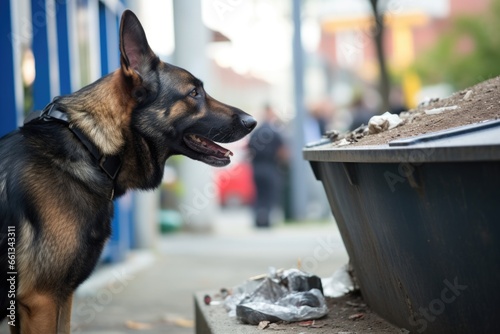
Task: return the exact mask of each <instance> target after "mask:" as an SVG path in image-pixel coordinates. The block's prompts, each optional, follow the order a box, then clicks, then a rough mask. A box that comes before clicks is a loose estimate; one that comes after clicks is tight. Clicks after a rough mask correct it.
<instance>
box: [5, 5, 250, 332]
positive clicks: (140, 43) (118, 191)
mask: <svg viewBox="0 0 500 334" xmlns="http://www.w3.org/2000/svg"><path fill="white" fill-rule="evenodd" d="M120 52H121V59H120V63H121V66H120V68H119V69H118V70H116V71H115V72H113V73H111V74H109V75H107V76H105V77H103V78H101V79H99V80H98V81H96V82H95V83H93V84H90V85H89V86H86V87H84V88H82V89H81V90H79V91H77V92H75V93H73V94H70V95H67V96H62V97H58V98H56V99H54V101H53V102H52V103H51V104H49V105H48V106H47V107H46V108H45V109H44V110H43V111H42V112H39V113H38V114H34V116H32V117H30V118H29V119H28V120H27V121H25V125H24V126H22V127H21V128H20V129H18V130H16V131H14V132H12V133H10V134H8V135H6V136H5V137H3V138H2V139H0V228H1V230H0V246H1V249H0V250H1V252H0V264H1V265H0V270H1V275H0V279H1V283H0V303H1V305H0V307H1V311H0V319H5V318H7V321H8V322H9V324H11V327H10V329H11V333H23V334H24V333H43V334H49V333H69V332H70V317H71V303H72V295H73V292H74V291H75V289H76V288H77V287H78V285H80V284H81V283H82V282H83V281H84V280H85V279H86V278H87V277H88V276H89V275H90V274H91V272H92V270H93V269H94V267H95V265H96V262H97V261H98V259H99V256H100V254H101V251H102V249H103V247H104V244H105V243H106V240H107V239H108V237H109V236H110V233H111V225H110V220H111V217H112V213H113V201H112V199H114V198H117V197H119V196H121V195H123V194H124V193H125V191H127V189H153V188H155V187H157V186H158V185H159V184H160V181H161V179H162V174H163V169H164V165H165V161H166V160H167V158H168V157H170V156H172V155H175V154H182V155H185V156H187V157H190V158H192V159H195V160H199V161H202V162H205V163H207V164H209V165H212V166H218V167H220V166H225V165H227V164H228V163H229V162H230V156H231V155H232V152H231V151H229V150H227V149H225V148H223V147H221V146H219V145H218V144H216V143H215V142H219V143H229V142H233V141H236V140H239V139H241V138H242V137H244V136H245V135H247V134H248V133H250V132H251V131H252V130H253V129H254V127H255V126H256V121H255V120H254V119H253V118H252V117H251V116H250V115H248V114H246V113H244V112H243V111H241V110H239V109H237V108H234V107H231V106H228V105H225V104H223V103H221V102H219V101H217V100H215V99H213V98H212V97H210V96H209V95H208V94H207V93H206V92H205V90H204V89H203V84H202V82H201V81H200V80H198V79H197V78H195V77H194V76H193V75H192V74H190V73H189V72H187V71H186V70H184V69H181V68H179V67H175V66H173V65H170V64H167V63H164V62H162V61H160V60H159V58H158V57H157V56H156V55H155V54H154V53H153V51H152V50H151V48H150V47H149V44H148V42H147V39H146V35H145V33H144V30H143V28H142V26H141V24H140V22H139V20H138V19H137V17H136V16H135V15H134V14H133V13H132V12H131V11H129V10H127V11H125V12H124V13H123V15H122V18H121V26H120ZM14 295H15V299H14ZM12 325H15V326H12Z"/></svg>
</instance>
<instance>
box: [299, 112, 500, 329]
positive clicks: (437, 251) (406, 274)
mask: <svg viewBox="0 0 500 334" xmlns="http://www.w3.org/2000/svg"><path fill="white" fill-rule="evenodd" d="M304 157H305V159H307V160H309V161H310V163H311V166H312V168H313V170H314V173H315V175H316V177H317V179H318V180H320V181H321V182H322V183H323V185H324V188H325V191H326V194H327V196H328V200H329V203H330V206H331V209H332V212H333V214H334V216H335V219H336V221H337V224H338V226H339V229H340V232H341V235H342V238H343V240H344V243H345V245H346V248H347V252H348V254H349V256H350V259H351V262H352V265H353V267H354V270H355V274H356V276H357V279H358V281H359V285H360V289H361V292H362V294H363V296H364V298H365V300H366V301H367V303H368V304H369V305H370V307H371V308H372V309H373V310H374V311H375V312H377V313H378V314H379V315H381V316H382V317H384V318H385V319H387V320H389V321H390V322H392V323H394V324H395V325H398V326H400V327H403V328H406V329H408V330H410V331H411V332H412V333H440V334H442V333H454V334H456V333H500V321H499V320H500V319H499V318H498V315H499V311H500V121H498V120H497V121H489V122H485V123H481V124H477V125H473V126H465V127H460V128H455V129H451V130H447V131H442V132H435V133H430V134H427V135H423V136H418V137H412V138H407V139H402V140H397V141H393V142H390V143H389V144H388V145H387V144H386V145H377V146H355V147H333V146H332V145H331V144H324V145H321V146H317V147H311V148H306V149H305V150H304Z"/></svg>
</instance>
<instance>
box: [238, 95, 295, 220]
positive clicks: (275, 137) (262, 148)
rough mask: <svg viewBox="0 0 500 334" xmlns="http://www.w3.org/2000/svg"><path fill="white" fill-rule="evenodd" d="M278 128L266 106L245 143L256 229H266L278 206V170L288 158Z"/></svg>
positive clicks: (279, 171)
mask: <svg viewBox="0 0 500 334" xmlns="http://www.w3.org/2000/svg"><path fill="white" fill-rule="evenodd" d="M278 128H279V127H278V118H277V116H276V114H275V113H274V111H273V109H272V107H271V106H270V105H268V104H266V105H265V106H264V119H263V121H262V122H261V125H260V126H259V127H257V129H255V131H254V132H253V133H252V136H251V137H250V141H249V143H248V147H249V150H250V153H251V159H252V169H253V181H254V184H255V189H256V198H255V202H254V215H255V226H256V227H270V225H271V213H272V211H273V209H275V208H280V207H281V204H282V203H281V202H282V200H281V195H282V189H283V173H282V171H281V170H280V168H281V167H282V165H283V164H285V163H286V161H287V159H288V149H287V148H286V145H285V143H284V140H283V136H282V135H281V133H280V132H279V131H278V130H277V129H278Z"/></svg>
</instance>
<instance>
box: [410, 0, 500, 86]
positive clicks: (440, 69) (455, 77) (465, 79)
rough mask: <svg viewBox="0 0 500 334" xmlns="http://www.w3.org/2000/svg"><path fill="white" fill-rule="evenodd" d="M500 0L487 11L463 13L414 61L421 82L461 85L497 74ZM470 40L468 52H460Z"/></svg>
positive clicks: (499, 42)
mask: <svg viewBox="0 0 500 334" xmlns="http://www.w3.org/2000/svg"><path fill="white" fill-rule="evenodd" d="M498 31H500V1H499V0H494V1H493V2H492V4H491V8H490V10H489V11H488V13H484V14H482V15H480V16H462V17H458V18H457V19H455V20H454V21H453V24H452V26H451V27H450V29H449V31H448V32H447V33H446V34H444V35H442V36H441V37H440V38H438V40H437V43H436V44H435V45H434V46H433V47H432V48H431V49H429V50H428V51H427V52H425V53H424V54H423V55H422V56H421V57H419V59H418V60H417V61H416V62H415V65H414V67H415V70H416V71H417V73H418V74H419V75H420V77H421V79H422V81H423V83H424V84H436V83H442V82H447V83H449V84H451V85H453V86H454V87H455V88H456V89H463V88H466V87H469V86H472V85H474V84H476V83H478V82H481V81H484V80H486V79H489V78H492V77H495V76H497V75H500V38H499V37H498ZM464 43H471V44H472V48H471V51H470V52H467V53H465V54H464V53H463V52H459V47H460V45H463V44H464Z"/></svg>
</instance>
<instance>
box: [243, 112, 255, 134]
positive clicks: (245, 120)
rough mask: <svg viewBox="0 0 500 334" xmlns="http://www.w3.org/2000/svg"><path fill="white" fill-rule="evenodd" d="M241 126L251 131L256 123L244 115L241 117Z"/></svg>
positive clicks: (250, 117)
mask: <svg viewBox="0 0 500 334" xmlns="http://www.w3.org/2000/svg"><path fill="white" fill-rule="evenodd" d="M241 124H243V126H244V127H245V128H247V129H248V130H249V131H252V130H253V129H254V128H255V126H256V125H257V121H256V120H255V118H253V117H252V116H250V115H245V116H242V117H241Z"/></svg>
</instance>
